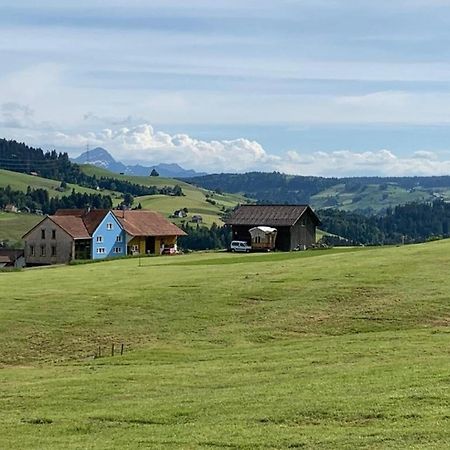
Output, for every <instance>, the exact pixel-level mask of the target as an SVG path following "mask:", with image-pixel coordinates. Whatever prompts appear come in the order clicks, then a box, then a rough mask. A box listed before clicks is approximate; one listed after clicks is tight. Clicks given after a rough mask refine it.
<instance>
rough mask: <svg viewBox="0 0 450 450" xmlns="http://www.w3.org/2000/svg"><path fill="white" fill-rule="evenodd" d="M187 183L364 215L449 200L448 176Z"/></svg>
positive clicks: (242, 177) (270, 176)
mask: <svg viewBox="0 0 450 450" xmlns="http://www.w3.org/2000/svg"><path fill="white" fill-rule="evenodd" d="M189 182H190V183H193V184H196V185H197V186H200V187H203V188H206V189H211V190H219V191H220V190H221V191H225V192H231V193H242V194H244V195H246V196H248V197H251V198H254V199H256V200H258V201H260V202H265V203H310V204H311V205H312V206H313V207H315V208H340V209H344V210H347V211H358V212H364V213H367V214H372V213H377V212H385V211H386V210H387V209H388V208H389V207H393V206H396V205H400V204H406V203H410V202H428V201H433V200H436V199H443V200H450V176H435V177H352V178H350V177H349V178H325V177H312V176H293V175H286V174H282V173H278V172H272V173H263V172H249V173H244V174H215V175H205V176H202V177H194V178H190V179H189Z"/></svg>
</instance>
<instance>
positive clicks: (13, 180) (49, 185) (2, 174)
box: [0, 169, 97, 197]
mask: <svg viewBox="0 0 450 450" xmlns="http://www.w3.org/2000/svg"><path fill="white" fill-rule="evenodd" d="M60 184H61V182H60V181H56V180H50V179H48V178H41V177H36V176H33V175H28V174H25V173H19V172H11V171H9V170H3V169H0V187H6V186H8V185H9V186H11V188H12V189H13V190H17V191H23V192H26V190H27V187H28V186H30V187H31V188H33V189H46V190H47V191H48V193H49V196H50V197H61V195H66V194H70V193H71V192H72V189H75V192H80V193H82V194H84V193H87V194H96V193H97V191H95V190H94V189H89V188H84V187H81V186H78V185H76V184H70V183H68V184H67V189H66V191H65V192H60V191H58V190H57V188H58V187H59V186H60Z"/></svg>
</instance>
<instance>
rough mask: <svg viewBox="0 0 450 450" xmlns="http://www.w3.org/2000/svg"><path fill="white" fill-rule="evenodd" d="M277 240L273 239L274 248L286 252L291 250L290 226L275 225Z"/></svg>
mask: <svg viewBox="0 0 450 450" xmlns="http://www.w3.org/2000/svg"><path fill="white" fill-rule="evenodd" d="M276 228H277V240H276V241H275V248H276V249H277V250H282V251H283V252H288V251H290V250H291V228H290V227H276Z"/></svg>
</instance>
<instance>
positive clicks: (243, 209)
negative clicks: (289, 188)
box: [226, 205, 320, 227]
mask: <svg viewBox="0 0 450 450" xmlns="http://www.w3.org/2000/svg"><path fill="white" fill-rule="evenodd" d="M306 211H309V212H310V213H311V214H312V217H313V220H315V221H316V222H317V224H319V223H320V220H319V218H318V217H317V216H316V214H315V213H314V211H313V210H312V209H311V208H310V207H309V206H308V205H242V206H240V207H239V208H238V209H236V211H234V212H233V213H232V214H231V216H230V217H229V218H228V220H227V221H226V224H227V225H249V226H262V225H263V226H264V225H265V226H269V227H277V226H278V227H286V226H288V227H289V226H292V225H294V224H295V223H296V222H297V220H298V219H300V217H301V216H302V215H303V214H304V213H305V212H306Z"/></svg>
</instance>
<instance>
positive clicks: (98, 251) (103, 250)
mask: <svg viewBox="0 0 450 450" xmlns="http://www.w3.org/2000/svg"><path fill="white" fill-rule="evenodd" d="M105 252H106V250H105V247H99V248H98V249H97V253H98V254H99V255H102V254H104V253H105Z"/></svg>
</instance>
